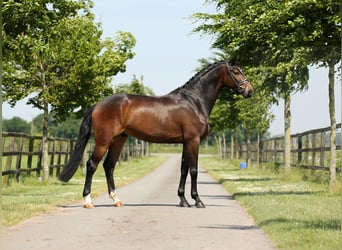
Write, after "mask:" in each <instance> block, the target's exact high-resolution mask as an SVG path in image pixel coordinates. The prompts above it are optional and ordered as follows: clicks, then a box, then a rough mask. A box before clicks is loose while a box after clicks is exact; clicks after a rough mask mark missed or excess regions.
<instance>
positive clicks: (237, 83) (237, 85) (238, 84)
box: [226, 63, 249, 94]
mask: <svg viewBox="0 0 342 250" xmlns="http://www.w3.org/2000/svg"><path fill="white" fill-rule="evenodd" d="M230 67H232V66H230V65H229V64H228V63H226V68H227V72H228V75H229V76H230V78H232V80H233V82H234V84H235V90H236V92H238V93H239V94H241V93H243V92H244V91H245V89H246V86H244V87H243V86H242V85H245V83H249V81H248V80H247V78H245V79H243V80H241V81H238V80H236V78H235V77H234V76H233V73H232V71H231V70H230ZM236 67H237V66H236ZM237 69H238V70H239V72H240V73H241V74H242V75H243V73H242V70H241V69H240V68H239V67H237Z"/></svg>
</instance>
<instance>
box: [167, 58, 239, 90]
mask: <svg viewBox="0 0 342 250" xmlns="http://www.w3.org/2000/svg"><path fill="white" fill-rule="evenodd" d="M221 64H228V65H237V62H236V61H235V60H222V61H218V62H215V63H212V64H209V65H208V66H206V67H205V68H203V69H201V70H200V71H199V72H197V73H196V74H195V75H194V76H193V77H191V78H190V79H189V80H188V81H187V82H186V83H185V84H184V85H183V86H180V87H178V88H177V89H175V90H173V91H171V92H170V93H169V94H175V93H178V92H180V91H182V90H190V89H193V86H194V85H196V84H197V83H198V79H199V78H201V77H202V76H204V75H206V74H207V73H208V72H209V71H210V70H212V69H213V68H215V67H217V66H219V65H221Z"/></svg>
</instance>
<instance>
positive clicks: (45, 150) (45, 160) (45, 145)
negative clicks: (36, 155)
mask: <svg viewBox="0 0 342 250" xmlns="http://www.w3.org/2000/svg"><path fill="white" fill-rule="evenodd" d="M48 128H49V105H48V103H46V102H45V103H44V117H43V138H42V167H43V180H44V181H47V180H48V179H49V141H48V136H49V129H48Z"/></svg>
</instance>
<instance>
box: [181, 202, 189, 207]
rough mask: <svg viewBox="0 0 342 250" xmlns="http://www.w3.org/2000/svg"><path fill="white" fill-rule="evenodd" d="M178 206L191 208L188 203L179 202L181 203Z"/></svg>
mask: <svg viewBox="0 0 342 250" xmlns="http://www.w3.org/2000/svg"><path fill="white" fill-rule="evenodd" d="M179 206H180V207H191V206H190V204H189V203H188V202H184V201H181V202H180V203H179Z"/></svg>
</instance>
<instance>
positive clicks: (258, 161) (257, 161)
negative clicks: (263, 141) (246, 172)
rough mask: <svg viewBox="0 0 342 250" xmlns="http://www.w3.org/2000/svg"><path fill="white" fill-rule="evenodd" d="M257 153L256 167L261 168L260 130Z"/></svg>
mask: <svg viewBox="0 0 342 250" xmlns="http://www.w3.org/2000/svg"><path fill="white" fill-rule="evenodd" d="M256 149H257V152H256V157H257V159H256V167H257V168H259V165H260V129H258V137H257V147H256Z"/></svg>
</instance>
